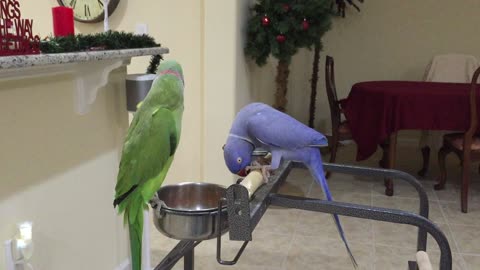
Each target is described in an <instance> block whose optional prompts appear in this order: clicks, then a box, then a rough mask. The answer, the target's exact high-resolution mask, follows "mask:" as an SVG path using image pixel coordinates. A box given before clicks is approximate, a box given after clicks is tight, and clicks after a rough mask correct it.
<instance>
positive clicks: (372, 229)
mask: <svg viewBox="0 0 480 270" xmlns="http://www.w3.org/2000/svg"><path fill="white" fill-rule="evenodd" d="M370 205H371V206H373V188H371V189H370ZM371 222H372V226H371V227H370V230H371V233H372V241H373V262H372V263H373V270H377V264H376V263H375V261H376V259H377V249H376V248H375V246H376V240H375V222H374V221H373V220H372V221H371Z"/></svg>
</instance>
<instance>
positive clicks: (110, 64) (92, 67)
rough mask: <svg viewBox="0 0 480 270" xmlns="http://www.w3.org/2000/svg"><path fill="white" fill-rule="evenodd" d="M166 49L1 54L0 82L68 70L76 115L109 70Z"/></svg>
mask: <svg viewBox="0 0 480 270" xmlns="http://www.w3.org/2000/svg"><path fill="white" fill-rule="evenodd" d="M168 52H169V50H168V48H161V47H157V48H144V49H127V50H111V51H91V52H78V53H58V54H37V55H21V56H4V57H0V81H1V80H18V79H22V78H27V77H41V76H51V75H56V74H65V73H70V74H72V75H73V76H74V77H75V86H76V87H75V95H74V108H75V111H76V112H77V113H79V114H86V113H88V111H89V110H90V106H91V105H92V104H93V103H94V102H95V99H96V97H97V92H98V89H100V88H102V87H103V86H105V85H106V84H107V83H108V76H109V75H110V72H112V71H113V70H115V69H117V68H119V67H122V66H126V65H128V64H130V60H131V58H132V57H138V56H149V55H157V54H167V53H168ZM145 69H146V67H145Z"/></svg>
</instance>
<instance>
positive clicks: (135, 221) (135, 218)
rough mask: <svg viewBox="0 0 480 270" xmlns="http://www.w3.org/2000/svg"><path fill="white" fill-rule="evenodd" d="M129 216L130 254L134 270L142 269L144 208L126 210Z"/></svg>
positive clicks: (139, 206)
mask: <svg viewBox="0 0 480 270" xmlns="http://www.w3.org/2000/svg"><path fill="white" fill-rule="evenodd" d="M125 212H126V213H125V214H127V215H128V219H129V220H128V230H129V235H130V253H131V255H132V270H141V269H142V239H143V238H142V237H143V206H142V205H141V204H140V205H138V206H137V207H132V208H130V209H126V211H125Z"/></svg>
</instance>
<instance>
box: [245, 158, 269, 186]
mask: <svg viewBox="0 0 480 270" xmlns="http://www.w3.org/2000/svg"><path fill="white" fill-rule="evenodd" d="M245 169H246V170H247V171H253V170H261V171H262V176H263V182H264V183H265V184H268V179H269V178H270V175H271V174H270V171H272V166H270V165H261V164H260V163H258V162H256V161H254V162H252V166H247V167H246V168H245Z"/></svg>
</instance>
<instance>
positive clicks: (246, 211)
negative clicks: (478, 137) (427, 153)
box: [155, 162, 452, 270]
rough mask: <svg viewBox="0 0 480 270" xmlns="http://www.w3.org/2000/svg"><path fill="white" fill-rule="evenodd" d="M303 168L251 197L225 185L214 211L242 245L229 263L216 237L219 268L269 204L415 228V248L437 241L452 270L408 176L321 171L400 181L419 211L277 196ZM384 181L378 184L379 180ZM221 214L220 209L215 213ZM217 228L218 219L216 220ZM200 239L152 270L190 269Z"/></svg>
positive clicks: (446, 265)
mask: <svg viewBox="0 0 480 270" xmlns="http://www.w3.org/2000/svg"><path fill="white" fill-rule="evenodd" d="M302 167H304V166H303V164H300V163H296V162H284V163H283V164H282V166H281V167H280V168H279V169H278V170H277V171H276V172H275V175H273V176H272V177H271V179H270V181H269V183H268V184H265V185H263V186H261V187H260V188H259V189H258V190H257V191H256V192H255V193H254V194H253V197H252V198H251V199H249V197H248V191H247V189H246V188H245V187H244V186H242V185H239V184H233V185H231V186H230V187H228V189H227V192H226V198H222V199H221V200H220V201H219V210H220V209H222V206H224V205H225V204H226V206H227V211H228V229H229V236H230V240H231V241H243V242H244V244H243V245H242V247H241V248H240V250H239V251H238V253H237V255H236V256H235V258H234V259H233V260H231V261H227V260H224V259H223V258H222V255H221V251H222V247H221V233H220V232H219V233H218V234H217V261H218V263H220V264H222V265H234V264H235V263H236V262H237V261H238V260H239V259H240V257H241V255H242V253H243V251H244V250H245V248H246V246H247V244H248V243H249V241H252V233H253V231H254V230H255V227H256V226H257V224H258V223H259V221H260V219H261V218H262V216H263V215H264V214H265V211H266V210H267V208H268V207H269V206H270V205H276V206H281V207H288V208H296V209H302V210H306V211H315V212H321V213H329V214H338V215H341V216H350V217H355V218H362V219H369V220H377V221H384V222H390V223H396V224H408V225H412V226H416V227H418V236H417V250H418V251H426V248H427V233H428V234H430V235H431V236H432V237H433V239H435V241H436V242H437V244H438V246H439V248H440V270H451V269H452V253H451V250H450V245H449V243H448V241H447V238H446V237H445V234H444V233H443V232H442V231H441V230H440V229H439V228H438V226H436V225H435V224H434V223H433V222H432V221H430V220H429V219H428V211H429V206H428V197H427V194H426V192H425V190H424V189H423V188H422V186H421V184H420V183H419V182H418V180H417V179H416V178H415V177H413V176H412V175H410V174H407V173H404V172H401V171H397V170H387V169H376V168H366V167H358V166H349V165H341V164H328V163H324V169H325V170H326V171H330V172H334V173H342V174H350V175H359V176H368V177H376V178H379V179H383V178H391V179H394V181H397V180H401V181H404V182H407V183H408V184H410V185H412V186H413V187H414V188H415V189H416V191H417V192H418V196H419V199H420V205H419V210H420V211H419V213H418V214H416V213H410V212H406V211H401V210H396V209H387V208H380V207H373V206H364V205H357V204H350V203H343V202H330V201H325V200H320V199H312V198H305V197H296V196H287V195H281V194H277V193H276V191H277V190H278V188H279V187H280V186H281V185H282V184H283V183H284V182H285V180H286V178H287V177H288V175H289V173H290V171H291V169H292V168H302ZM382 181H383V180H382ZM219 212H220V211H219ZM217 222H218V223H217V225H219V224H220V223H221V222H222V221H221V219H220V218H219V219H217ZM200 243H201V241H189V240H182V241H180V242H179V243H178V244H177V246H176V247H175V248H173V249H172V251H171V252H170V253H169V254H168V255H167V256H166V257H165V258H164V259H163V260H162V261H161V262H160V264H158V265H157V266H156V267H155V270H169V269H172V268H173V266H174V265H175V264H176V263H177V262H178V261H179V260H180V259H182V258H183V259H184V269H185V270H193V269H194V249H195V247H196V246H197V245H198V244H200ZM408 269H410V270H415V269H417V264H416V262H412V261H409V262H408Z"/></svg>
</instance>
